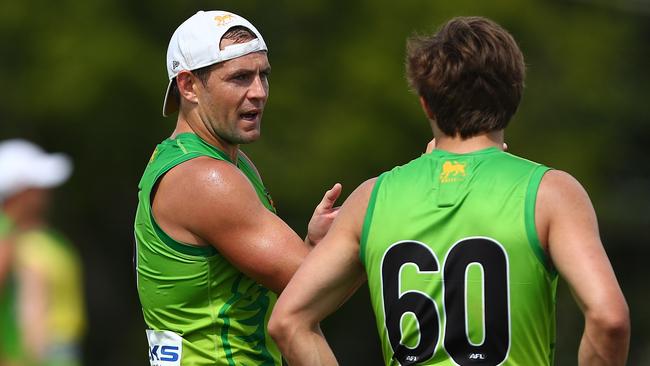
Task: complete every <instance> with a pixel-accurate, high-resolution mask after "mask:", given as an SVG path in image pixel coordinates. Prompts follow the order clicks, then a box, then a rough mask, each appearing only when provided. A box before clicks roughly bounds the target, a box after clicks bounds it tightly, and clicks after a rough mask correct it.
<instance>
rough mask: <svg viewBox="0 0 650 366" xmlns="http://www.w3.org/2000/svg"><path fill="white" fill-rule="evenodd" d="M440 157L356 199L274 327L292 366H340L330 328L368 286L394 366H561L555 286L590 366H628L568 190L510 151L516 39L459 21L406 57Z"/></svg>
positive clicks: (622, 324)
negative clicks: (576, 310)
mask: <svg viewBox="0 0 650 366" xmlns="http://www.w3.org/2000/svg"><path fill="white" fill-rule="evenodd" d="M406 64H407V75H408V78H409V81H410V83H411V86H412V87H413V89H414V90H415V91H416V92H417V94H418V97H419V99H420V103H421V105H422V107H423V109H424V112H425V114H426V116H427V117H428V119H429V123H430V125H431V128H432V130H433V134H434V136H435V138H436V141H435V143H436V145H435V148H434V149H433V151H432V152H430V153H428V154H425V155H423V156H422V157H420V158H418V159H415V160H413V161H411V162H410V163H408V164H406V165H403V166H400V167H396V168H394V169H393V170H391V171H389V172H386V173H383V174H381V175H380V176H379V177H378V178H375V179H371V180H368V181H366V182H365V183H363V184H362V185H361V186H359V187H358V188H357V189H356V190H355V191H354V192H353V193H352V194H351V195H350V197H349V198H348V199H347V200H346V201H345V203H344V204H343V207H342V208H341V211H340V213H339V215H338V217H337V218H336V220H335V221H334V223H333V225H332V228H331V230H330V231H329V232H328V233H327V236H326V237H325V238H324V239H323V242H322V243H321V244H319V246H318V247H316V248H315V249H314V251H312V253H311V254H310V255H309V256H308V257H307V259H306V260H305V262H304V264H303V265H302V266H301V267H300V269H299V270H298V272H297V273H296V275H295V276H294V277H293V279H292V280H291V281H290V283H289V285H287V288H286V289H285V290H284V292H283V293H282V295H281V296H280V299H279V300H278V303H277V305H276V308H275V310H274V312H273V315H272V317H271V320H270V321H269V332H270V333H271V335H272V336H273V337H274V338H275V339H276V341H277V343H278V346H280V349H281V350H282V353H283V354H284V355H285V357H286V358H287V360H288V362H289V364H290V365H305V366H318V365H335V364H336V363H337V362H336V359H335V357H334V354H333V353H332V350H331V349H330V347H329V345H328V344H327V341H326V340H325V337H324V336H323V334H322V332H321V331H320V328H319V325H318V324H319V322H320V321H321V320H322V319H324V318H325V317H326V316H327V315H329V314H330V313H332V312H333V311H335V310H336V309H337V308H338V307H339V306H341V304H342V303H343V302H344V301H345V300H346V298H348V297H349V296H350V294H351V293H352V292H354V291H356V289H357V288H358V286H359V285H360V284H361V283H363V282H364V281H365V280H366V279H367V281H368V285H369V288H370V295H371V303H372V307H373V310H374V313H375V318H376V322H377V330H378V333H379V338H380V340H381V346H382V350H383V356H384V360H385V363H386V365H451V364H454V365H551V364H553V357H554V346H555V301H556V300H555V296H556V286H557V280H558V274H559V276H561V277H562V278H563V279H564V280H566V282H567V283H568V285H569V286H570V288H571V291H572V293H573V295H574V297H575V300H576V302H577V303H578V305H579V307H580V309H581V310H582V312H583V315H584V321H585V328H584V333H583V336H582V340H581V343H580V347H579V350H578V364H579V365H583V366H596V365H616V366H620V365H624V364H625V362H626V358H627V353H628V346H629V341H630V320H629V312H628V307H627V303H626V301H625V298H624V296H623V293H622V291H621V289H620V287H619V284H618V281H617V279H616V276H615V274H614V271H613V269H612V266H611V265H610V262H609V259H608V257H607V254H606V253H605V250H604V248H603V245H602V243H601V239H600V234H599V231H598V224H597V220H596V215H595V212H594V209H593V207H592V204H591V201H590V199H589V197H588V195H587V193H586V192H585V190H584V188H583V187H582V186H581V185H580V183H579V182H578V181H577V180H576V179H575V178H573V177H572V176H571V175H569V174H567V173H565V172H562V171H558V170H552V169H550V168H548V167H546V166H543V165H541V164H538V163H535V162H532V161H529V160H525V159H522V158H520V157H517V156H514V155H511V154H508V153H506V152H504V151H502V147H503V142H504V130H505V128H506V127H507V125H508V123H509V121H510V119H511V118H512V116H513V115H514V113H515V111H516V110H517V108H518V105H519V102H520V100H521V95H522V92H523V86H524V76H525V66H524V65H525V64H524V59H523V55H522V54H521V51H520V50H519V47H518V45H517V44H516V42H515V40H514V39H513V38H512V36H511V35H510V34H509V33H508V32H507V31H506V30H505V29H503V28H502V27H501V26H499V25H498V24H496V23H494V22H492V21H491V20H488V19H485V18H481V17H461V18H454V19H452V20H450V21H449V22H447V23H446V24H445V25H443V26H442V27H441V28H440V29H439V30H438V32H437V33H436V34H434V35H431V36H423V37H416V38H413V39H411V40H410V42H409V44H408V48H407V62H406Z"/></svg>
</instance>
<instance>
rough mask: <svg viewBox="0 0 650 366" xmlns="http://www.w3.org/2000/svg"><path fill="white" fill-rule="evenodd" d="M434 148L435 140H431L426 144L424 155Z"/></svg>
mask: <svg viewBox="0 0 650 366" xmlns="http://www.w3.org/2000/svg"><path fill="white" fill-rule="evenodd" d="M435 148H436V139H435V138H433V139H432V140H431V141H429V143H428V144H427V149H426V150H425V152H424V153H425V154H428V153H430V152H432V151H433V150H434V149H435Z"/></svg>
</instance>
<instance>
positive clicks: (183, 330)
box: [135, 133, 282, 366]
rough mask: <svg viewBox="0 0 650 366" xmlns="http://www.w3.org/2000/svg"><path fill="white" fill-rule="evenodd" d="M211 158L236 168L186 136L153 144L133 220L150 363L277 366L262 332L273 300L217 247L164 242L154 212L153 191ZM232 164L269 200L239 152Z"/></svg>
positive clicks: (218, 153)
mask: <svg viewBox="0 0 650 366" xmlns="http://www.w3.org/2000/svg"><path fill="white" fill-rule="evenodd" d="M200 156H208V157H211V158H213V159H217V160H223V161H228V162H231V163H233V162H232V161H230V160H229V158H228V156H227V155H226V154H225V153H223V152H222V151H220V150H218V149H216V148H215V147H213V146H211V145H209V144H208V143H206V142H205V141H203V140H201V139H200V138H199V137H198V136H196V135H194V134H191V133H184V134H180V135H178V136H176V138H175V139H167V140H165V141H163V142H162V143H161V144H159V145H158V146H157V147H156V150H155V151H154V153H153V155H152V157H151V159H150V161H149V164H148V165H147V168H146V170H145V172H144V175H143V177H142V180H141V181H140V185H139V189H140V191H139V194H138V198H139V204H138V209H137V213H136V218H135V239H136V253H135V267H136V272H137V287H138V294H139V297H140V303H141V305H142V312H143V314H144V320H145V322H146V323H147V326H148V327H149V329H148V330H147V338H148V340H149V360H150V363H151V365H152V366H203V365H206V366H207V365H210V366H215V365H230V366H234V365H251V366H252V365H273V366H275V365H278V366H280V365H281V364H282V361H281V357H280V353H279V351H278V349H277V346H276V345H275V344H274V343H273V341H272V340H271V337H270V336H269V335H268V333H267V331H266V325H267V322H268V318H269V317H270V315H271V310H272V308H273V305H274V304H275V301H276V298H277V297H276V295H275V294H274V293H273V292H271V291H269V290H268V289H266V288H265V287H263V286H261V285H260V284H258V283H256V282H255V281H253V280H252V279H251V278H249V277H247V276H246V275H244V274H243V273H241V272H240V271H239V270H238V269H237V268H235V267H234V266H232V265H231V264H230V263H229V262H228V261H227V260H226V259H225V258H224V257H222V256H221V255H220V254H219V253H218V252H217V251H216V249H215V248H214V247H197V246H190V245H187V244H184V243H180V242H177V241H175V240H174V239H172V238H171V237H169V236H168V235H167V234H166V233H165V232H164V231H163V230H162V229H161V228H160V227H159V226H158V224H157V223H156V221H155V219H154V217H153V214H152V211H151V202H150V197H151V191H152V188H153V187H154V186H155V184H156V182H158V180H159V179H160V177H161V176H162V175H163V174H165V173H166V172H167V171H169V170H170V169H172V168H173V167H175V166H176V165H178V164H181V163H183V162H185V161H188V160H190V159H193V158H196V157H200ZM236 164H237V167H238V168H239V169H240V170H241V171H242V172H243V173H244V174H245V175H246V177H248V179H249V181H250V182H251V184H252V185H253V187H254V188H255V191H256V192H257V194H258V197H259V199H260V201H261V202H262V203H263V204H264V205H265V207H266V208H267V209H269V210H271V211H273V212H275V209H274V207H273V204H272V201H271V197H270V195H269V194H268V192H267V191H266V189H265V188H264V185H263V184H262V181H261V179H260V178H259V176H258V175H257V173H256V172H255V170H254V168H253V167H252V166H251V163H250V162H249V161H248V160H247V159H246V158H245V157H243V156H242V155H241V154H240V156H239V158H238V161H237V162H236Z"/></svg>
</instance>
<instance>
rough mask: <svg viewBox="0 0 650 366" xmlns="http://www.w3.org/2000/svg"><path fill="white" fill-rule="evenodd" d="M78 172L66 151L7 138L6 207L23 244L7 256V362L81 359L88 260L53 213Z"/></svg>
mask: <svg viewBox="0 0 650 366" xmlns="http://www.w3.org/2000/svg"><path fill="white" fill-rule="evenodd" d="M71 172H72V164H71V162H70V160H69V158H68V157H67V156H65V155H63V154H47V153H45V152H44V151H43V150H42V149H41V148H40V147H38V146H36V145H34V144H32V143H31V142H28V141H25V140H19V139H15V140H8V141H4V142H0V205H1V211H2V213H3V214H4V221H5V225H4V226H5V227H7V226H8V225H10V226H12V230H11V232H10V235H11V237H12V239H11V244H12V245H14V246H15V253H13V255H12V258H6V257H5V258H2V260H0V261H2V262H4V263H5V264H6V263H11V264H12V272H11V273H9V276H8V277H5V278H6V281H5V286H4V288H2V287H0V288H2V289H3V291H2V292H1V293H0V298H1V301H0V303H1V304H0V308H1V309H0V323H1V324H2V327H3V332H2V337H0V348H1V349H2V350H1V352H0V364H3V363H2V362H5V363H7V364H18V365H23V364H25V365H27V364H29V365H38V366H46V365H47V366H49V365H52V366H54V365H57V366H76V365H79V364H80V362H81V358H80V352H79V346H80V341H81V336H82V332H83V328H84V326H85V316H84V313H85V312H84V308H83V292H82V284H81V265H80V260H79V258H78V255H77V254H76V251H75V250H74V248H73V247H72V246H71V245H70V244H69V243H68V242H67V240H65V239H64V238H63V237H62V236H61V235H60V234H58V233H57V232H55V231H54V230H53V229H52V228H50V227H49V225H48V223H47V219H46V213H47V209H48V208H49V203H50V196H51V190H52V189H53V188H55V187H57V186H59V185H61V184H63V183H64V182H65V181H66V180H67V179H68V178H69V177H70V173H71ZM0 221H2V220H0ZM7 223H10V224H7ZM5 231H6V230H5ZM0 234H1V233H0ZM0 239H1V238H0ZM5 244H6V243H5ZM3 252H5V253H7V251H3ZM5 269H6V268H5ZM0 277H2V276H0Z"/></svg>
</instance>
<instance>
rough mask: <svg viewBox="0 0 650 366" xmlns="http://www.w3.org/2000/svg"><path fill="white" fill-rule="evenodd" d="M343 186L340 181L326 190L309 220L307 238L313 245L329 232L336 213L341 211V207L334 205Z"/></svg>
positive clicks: (307, 241)
mask: <svg viewBox="0 0 650 366" xmlns="http://www.w3.org/2000/svg"><path fill="white" fill-rule="evenodd" d="M342 189H343V186H341V184H340V183H336V184H334V186H333V187H332V188H331V189H329V190H328V191H327V192H325V195H324V196H323V199H322V200H321V201H320V203H319V204H318V206H316V209H315V210H314V214H313V215H312V216H311V220H309V225H308V226H307V239H306V240H305V242H306V243H308V244H309V245H311V246H314V245H316V244H318V243H319V242H320V241H321V240H322V239H323V238H324V237H325V234H327V231H328V230H329V229H330V226H332V222H333V221H334V218H336V215H337V214H338V212H339V208H340V207H338V206H337V207H334V203H336V200H337V199H338V198H339V196H340V195H341V190H342Z"/></svg>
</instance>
